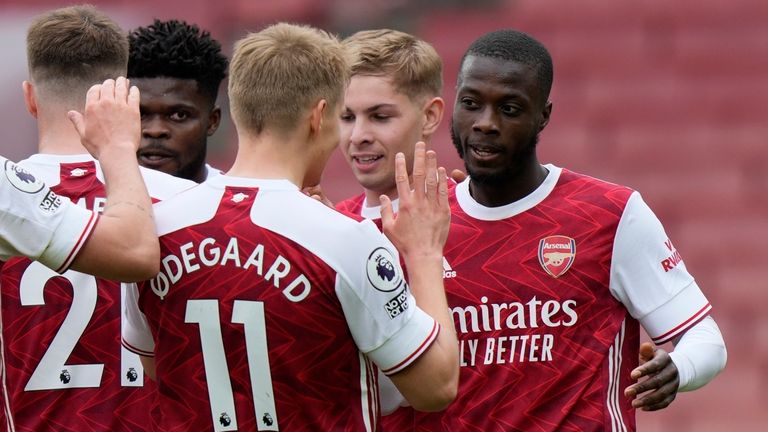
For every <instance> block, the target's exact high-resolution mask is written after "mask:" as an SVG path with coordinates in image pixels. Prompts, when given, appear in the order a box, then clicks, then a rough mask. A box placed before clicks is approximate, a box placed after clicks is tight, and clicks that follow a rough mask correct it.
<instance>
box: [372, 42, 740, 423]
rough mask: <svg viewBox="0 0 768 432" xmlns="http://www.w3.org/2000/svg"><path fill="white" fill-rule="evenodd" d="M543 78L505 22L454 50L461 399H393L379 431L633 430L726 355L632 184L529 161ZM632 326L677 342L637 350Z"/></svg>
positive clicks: (541, 119) (533, 47) (704, 304)
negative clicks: (425, 405)
mask: <svg viewBox="0 0 768 432" xmlns="http://www.w3.org/2000/svg"><path fill="white" fill-rule="evenodd" d="M552 76H553V73H552V60H551V58H550V55H549V53H548V52H547V50H546V48H545V47H544V46H543V45H541V44H540V43H539V42H538V41H536V40H534V39H533V38H531V37H530V36H528V35H526V34H524V33H520V32H517V31H513V30H500V31H496V32H491V33H488V34H486V35H484V36H482V37H481V38H479V39H478V40H477V41H475V42H474V43H473V44H472V45H471V46H470V48H469V49H468V51H467V53H466V54H465V55H464V57H463V59H462V62H461V67H460V71H459V76H458V85H457V94H456V101H455V106H454V112H453V119H452V120H453V121H452V127H451V132H452V138H453V142H454V145H455V146H456V149H457V150H458V152H459V154H460V155H461V156H462V158H463V159H464V163H465V168H466V170H467V173H468V174H469V177H468V178H467V179H466V180H464V181H463V182H461V183H459V184H458V185H456V187H455V188H452V189H451V190H450V191H449V202H450V204H451V230H450V234H449V238H448V241H447V243H446V247H445V263H446V266H447V267H448V268H450V272H449V274H447V275H446V276H445V277H446V282H445V284H446V292H447V295H448V304H449V307H450V308H451V313H452V315H453V318H454V321H455V323H456V330H457V333H458V335H459V337H458V338H459V350H460V357H461V360H460V362H461V376H460V388H459V396H458V398H457V400H456V401H455V402H454V403H453V404H452V405H451V406H449V407H448V409H447V410H446V411H445V412H443V413H439V414H430V413H419V412H415V411H414V410H412V409H409V408H401V409H399V410H397V411H396V412H395V413H394V414H392V415H391V416H388V417H385V418H384V421H383V423H384V430H385V431H411V430H416V431H419V432H422V431H423V432H426V431H430V432H435V431H458V430H461V431H483V432H491V431H533V430H537V431H587V430H591V431H597V430H600V431H604V430H613V431H627V430H635V409H638V408H639V409H643V410H657V409H662V408H664V407H666V406H668V405H669V404H670V403H671V402H672V401H673V400H674V398H675V395H676V394H677V392H678V391H688V390H693V389H696V388H699V387H701V386H703V385H704V384H706V383H707V382H709V381H710V380H711V379H712V378H713V377H714V376H715V375H717V374H718V373H719V372H720V371H721V370H722V369H723V367H724V366H725V362H726V350H725V345H724V342H723V339H722V336H721V335H720V332H719V330H718V328H717V325H716V324H715V321H714V320H713V319H712V318H711V317H710V316H709V313H710V310H711V305H710V303H709V301H708V300H707V298H706V297H705V296H704V294H703V293H702V292H701V290H700V289H699V287H698V285H697V284H696V282H695V281H694V279H693V277H692V276H691V275H690V274H689V273H688V271H687V270H686V268H685V264H684V263H683V261H682V258H681V256H680V254H679V253H678V251H677V250H676V248H675V247H674V245H673V243H672V242H671V240H670V239H669V238H668V237H667V235H666V234H665V232H664V229H663V227H662V225H661V223H660V222H659V220H658V219H657V218H656V216H655V215H654V214H653V212H652V211H651V210H650V209H649V208H648V206H647V205H646V204H645V202H643V200H642V198H641V197H640V195H639V193H638V192H636V191H633V190H631V189H629V188H627V187H624V186H619V185H616V184H612V183H608V182H604V181H601V180H597V179H595V178H592V177H588V176H585V175H582V174H578V173H575V172H572V171H569V170H567V169H565V168H560V167H557V166H554V165H551V164H546V165H542V164H541V163H539V160H538V157H537V153H536V146H537V141H538V137H539V134H540V132H541V131H542V130H543V129H544V128H545V127H546V125H547V124H548V123H549V120H550V116H551V113H552V103H551V102H550V101H549V92H550V87H551V84H552ZM640 326H642V327H643V328H644V329H645V330H646V331H647V333H648V334H649V335H650V336H651V338H652V340H653V342H654V343H655V344H657V345H661V344H663V343H665V342H669V341H671V342H672V343H673V344H675V349H674V351H673V352H671V353H669V354H668V353H667V352H666V351H664V350H663V349H660V348H655V347H653V345H651V344H643V345H642V346H640ZM640 363H642V364H640ZM638 380H639V382H638ZM622 393H623V394H622Z"/></svg>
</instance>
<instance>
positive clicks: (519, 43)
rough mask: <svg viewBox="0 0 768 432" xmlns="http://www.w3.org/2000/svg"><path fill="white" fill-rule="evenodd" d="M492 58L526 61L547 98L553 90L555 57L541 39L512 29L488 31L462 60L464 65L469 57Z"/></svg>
mask: <svg viewBox="0 0 768 432" xmlns="http://www.w3.org/2000/svg"><path fill="white" fill-rule="evenodd" d="M471 55H472V56H480V57H491V58H497V59H501V60H508V61H514V62H517V63H521V64H524V65H526V66H528V67H530V68H533V69H534V70H535V71H536V75H537V80H538V85H539V88H540V89H541V90H542V92H543V95H544V100H547V98H549V92H550V90H551V89H552V77H553V68H552V57H551V56H550V55H549V51H548V50H547V48H546V47H544V45H542V44H541V42H539V41H537V40H536V39H534V38H533V37H531V36H530V35H528V34H526V33H523V32H520V31H517V30H511V29H505V30H497V31H493V32H490V33H486V34H485V35H483V36H481V37H480V38H478V39H477V40H475V41H474V42H472V45H470V46H469V48H468V49H467V52H466V53H464V56H463V57H462V59H461V64H462V66H463V65H464V60H465V59H466V58H467V57H468V56H471Z"/></svg>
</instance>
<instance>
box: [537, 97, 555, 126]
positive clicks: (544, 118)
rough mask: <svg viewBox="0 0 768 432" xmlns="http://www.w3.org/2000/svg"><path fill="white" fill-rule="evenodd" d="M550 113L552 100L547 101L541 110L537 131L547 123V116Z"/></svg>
mask: <svg viewBox="0 0 768 432" xmlns="http://www.w3.org/2000/svg"><path fill="white" fill-rule="evenodd" d="M551 115H552V101H547V103H546V104H545V105H544V110H543V111H542V112H541V123H539V132H541V131H543V130H544V128H545V127H547V125H548V124H549V117H550V116H551Z"/></svg>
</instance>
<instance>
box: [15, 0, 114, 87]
mask: <svg viewBox="0 0 768 432" xmlns="http://www.w3.org/2000/svg"><path fill="white" fill-rule="evenodd" d="M27 61H28V65H29V74H30V79H31V81H32V82H33V83H34V84H35V86H36V87H37V88H38V89H40V90H42V91H45V92H48V93H52V94H55V95H57V96H59V97H62V96H63V97H67V96H77V97H78V98H80V99H82V100H83V101H84V100H85V93H86V91H87V90H88V88H90V87H91V86H92V85H93V84H98V83H101V82H103V81H104V80H106V79H108V78H117V77H118V76H124V75H125V72H126V66H127V64H128V38H127V36H126V34H125V32H124V31H123V30H122V29H121V28H120V26H119V25H117V23H116V22H114V21H113V20H112V19H111V18H109V17H108V16H106V15H104V14H102V13H101V12H99V11H97V10H96V9H95V8H94V7H93V6H90V5H80V6H70V7H65V8H61V9H56V10H53V11H50V12H47V13H45V14H43V15H40V16H39V17H37V18H36V19H35V20H34V21H33V22H32V24H31V25H30V26H29V30H28V31H27Z"/></svg>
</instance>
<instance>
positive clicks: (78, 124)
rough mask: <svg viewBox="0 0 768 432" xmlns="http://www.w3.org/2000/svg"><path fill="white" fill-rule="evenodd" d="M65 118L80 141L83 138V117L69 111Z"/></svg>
mask: <svg viewBox="0 0 768 432" xmlns="http://www.w3.org/2000/svg"><path fill="white" fill-rule="evenodd" d="M67 117H69V121H71V122H72V125H74V126H75V130H76V131H77V134H78V135H80V138H81V139H82V138H83V137H84V136H85V122H84V121H83V115H82V114H80V113H79V112H77V111H69V112H67Z"/></svg>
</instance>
